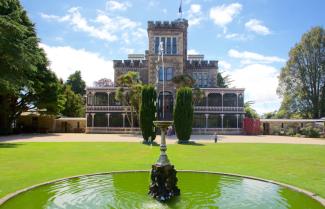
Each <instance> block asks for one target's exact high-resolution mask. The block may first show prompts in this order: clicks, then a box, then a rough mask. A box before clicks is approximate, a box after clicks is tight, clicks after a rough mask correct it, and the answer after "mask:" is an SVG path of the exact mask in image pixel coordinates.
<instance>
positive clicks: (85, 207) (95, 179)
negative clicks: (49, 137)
mask: <svg viewBox="0 0 325 209" xmlns="http://www.w3.org/2000/svg"><path fill="white" fill-rule="evenodd" d="M177 175H178V177H179V182H178V185H179V187H180V188H181V190H182V194H181V196H178V197H175V198H173V199H172V200H170V201H169V202H167V203H161V202H159V201H156V200H155V199H153V198H152V197H151V196H149V195H147V190H148V184H149V182H150V173H149V172H132V173H115V174H105V175H94V176H84V177H79V178H74V179H67V180H63V181H59V182H56V183H52V184H48V185H45V186H40V187H36V188H34V189H32V190H30V191H28V192H24V193H21V194H19V195H18V196H16V197H14V198H12V199H9V200H8V201H7V202H5V203H4V204H3V205H2V206H0V209H96V208H98V209H99V208H100V209H103V208H104V209H105V208H132V209H133V208H219V209H271V208H272V209H287V208H294V209H321V208H324V207H323V206H322V205H321V204H320V203H319V202H317V201H315V200H313V199H312V198H310V197H308V196H306V195H304V194H302V193H299V192H295V191H293V190H290V189H288V188H284V187H281V186H278V185H276V184H272V183H267V182H262V181H257V180H252V179H246V178H241V177H233V176H224V175H217V174H206V173H191V172H179V173H178V174H177Z"/></svg>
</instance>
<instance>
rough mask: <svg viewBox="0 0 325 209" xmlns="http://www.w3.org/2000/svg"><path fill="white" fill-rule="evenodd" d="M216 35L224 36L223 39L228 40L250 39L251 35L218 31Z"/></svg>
mask: <svg viewBox="0 0 325 209" xmlns="http://www.w3.org/2000/svg"><path fill="white" fill-rule="evenodd" d="M218 37H224V38H225V39H228V40H235V41H247V40H251V39H252V36H249V35H247V34H242V33H224V34H222V33H220V34H218Z"/></svg>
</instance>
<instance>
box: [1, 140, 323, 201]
mask: <svg viewBox="0 0 325 209" xmlns="http://www.w3.org/2000/svg"><path fill="white" fill-rule="evenodd" d="M158 155H159V147H158V146H154V147H150V146H146V145H143V144H140V143H95V142H94V143H87V142H85V143H77V142H75V143H68V142H63V143H32V142H31V143H17V144H4V143H2V144H1V143H0V197H3V196H5V195H6V194H8V193H11V192H14V191H16V190H18V189H22V188H25V187H28V186H31V185H34V184H38V183H42V182H45V181H49V180H53V179H57V178H63V177H67V176H73V175H79V174H87V173H96V172H107V171H116V170H131V169H148V170H149V169H150V168H151V164H153V163H154V162H155V160H156V159H157V157H158ZM168 155H169V158H170V159H171V161H172V163H173V164H175V166H176V169H191V170H208V171H219V172H228V173H237V174H243V175H250V176H256V177H261V178H266V179H272V180H276V181H280V182H283V183H288V184H292V185H295V186H298V187H301V188H304V189H307V190H309V191H312V192H315V193H317V194H319V195H320V196H322V197H325V146H320V145H286V144H207V145H203V146H195V145H169V146H168Z"/></svg>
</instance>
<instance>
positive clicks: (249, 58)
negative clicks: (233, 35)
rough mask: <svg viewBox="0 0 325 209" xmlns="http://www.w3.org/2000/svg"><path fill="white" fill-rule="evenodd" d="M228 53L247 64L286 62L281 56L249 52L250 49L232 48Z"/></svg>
mask: <svg viewBox="0 0 325 209" xmlns="http://www.w3.org/2000/svg"><path fill="white" fill-rule="evenodd" d="M228 55H229V56H230V57H232V58H237V59H240V60H241V64H244V65H247V64H254V63H265V64H269V63H275V62H285V59H282V58H280V57H276V56H265V55H262V54H258V53H254V52H249V51H243V52H239V51H237V50H235V49H230V50H229V51H228Z"/></svg>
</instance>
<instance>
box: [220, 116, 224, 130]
mask: <svg viewBox="0 0 325 209" xmlns="http://www.w3.org/2000/svg"><path fill="white" fill-rule="evenodd" d="M220 116H221V129H222V130H223V116H224V114H221V115H220Z"/></svg>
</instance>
